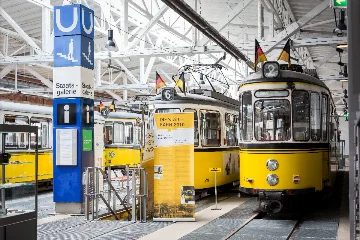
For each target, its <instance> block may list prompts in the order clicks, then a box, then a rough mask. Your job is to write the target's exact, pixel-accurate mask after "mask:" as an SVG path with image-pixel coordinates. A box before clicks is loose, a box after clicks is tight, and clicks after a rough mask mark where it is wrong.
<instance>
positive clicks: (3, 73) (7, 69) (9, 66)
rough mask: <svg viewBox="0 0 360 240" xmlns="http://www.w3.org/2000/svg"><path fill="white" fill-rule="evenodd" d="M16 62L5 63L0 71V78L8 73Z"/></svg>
mask: <svg viewBox="0 0 360 240" xmlns="http://www.w3.org/2000/svg"><path fill="white" fill-rule="evenodd" d="M15 66H16V64H11V65H7V66H6V67H4V68H3V70H2V71H1V72H0V79H3V78H4V77H5V76H6V75H8V73H9V72H11V71H12V70H14V69H15Z"/></svg>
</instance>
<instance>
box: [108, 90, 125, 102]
mask: <svg viewBox="0 0 360 240" xmlns="http://www.w3.org/2000/svg"><path fill="white" fill-rule="evenodd" d="M110 89H114V88H112V87H110ZM105 92H106V93H107V94H109V95H110V96H111V97H113V98H114V99H116V101H122V98H121V97H120V96H119V95H117V94H116V93H114V92H113V91H111V90H105Z"/></svg>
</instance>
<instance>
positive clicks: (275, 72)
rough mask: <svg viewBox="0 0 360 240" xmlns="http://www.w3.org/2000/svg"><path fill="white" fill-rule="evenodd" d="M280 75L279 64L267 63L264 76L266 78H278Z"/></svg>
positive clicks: (264, 67) (264, 66)
mask: <svg viewBox="0 0 360 240" xmlns="http://www.w3.org/2000/svg"><path fill="white" fill-rule="evenodd" d="M279 74H280V65H279V63H278V62H266V63H264V65H263V76H264V77H266V78H277V77H278V76H279Z"/></svg>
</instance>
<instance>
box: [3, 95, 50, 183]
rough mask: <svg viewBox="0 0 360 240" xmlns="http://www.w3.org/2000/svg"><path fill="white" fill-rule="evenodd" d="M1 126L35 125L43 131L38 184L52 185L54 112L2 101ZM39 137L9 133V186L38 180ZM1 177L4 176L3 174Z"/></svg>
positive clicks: (6, 172)
mask: <svg viewBox="0 0 360 240" xmlns="http://www.w3.org/2000/svg"><path fill="white" fill-rule="evenodd" d="M0 122H1V123H3V124H19V125H32V126H38V127H39V134H38V135H39V139H38V149H39V150H38V163H39V164H38V180H39V182H40V183H42V184H43V183H46V185H51V182H52V178H53V158H52V108H51V107H46V106H35V105H31V104H23V103H10V102H5V101H0ZM34 144H35V137H34V136H29V134H28V133H16V134H15V133H8V134H7V136H6V139H5V148H6V152H8V153H10V154H11V158H10V160H9V162H10V164H8V165H6V166H5V174H6V175H5V181H6V182H7V183H18V182H30V181H34V180H35V172H34V170H35V168H34V165H33V164H34V163H35V145H34ZM0 175H2V172H1V170H0Z"/></svg>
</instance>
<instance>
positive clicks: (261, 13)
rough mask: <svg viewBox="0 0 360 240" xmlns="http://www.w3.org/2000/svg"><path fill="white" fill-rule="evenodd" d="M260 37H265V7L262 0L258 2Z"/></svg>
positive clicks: (261, 38)
mask: <svg viewBox="0 0 360 240" xmlns="http://www.w3.org/2000/svg"><path fill="white" fill-rule="evenodd" d="M258 38H259V40H263V38H264V7H263V5H262V3H261V1H259V2H258Z"/></svg>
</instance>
